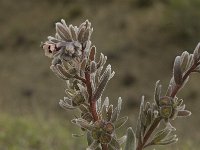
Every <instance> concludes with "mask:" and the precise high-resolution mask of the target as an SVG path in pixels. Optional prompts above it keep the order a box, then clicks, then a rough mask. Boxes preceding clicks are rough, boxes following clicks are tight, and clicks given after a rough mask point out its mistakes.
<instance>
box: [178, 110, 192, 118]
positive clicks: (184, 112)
mask: <svg viewBox="0 0 200 150" xmlns="http://www.w3.org/2000/svg"><path fill="white" fill-rule="evenodd" d="M191 114H192V113H191V112H190V111H188V110H180V111H178V114H177V117H188V116H190V115H191Z"/></svg>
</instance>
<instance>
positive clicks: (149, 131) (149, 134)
mask: <svg viewBox="0 0 200 150" xmlns="http://www.w3.org/2000/svg"><path fill="white" fill-rule="evenodd" d="M161 120H162V119H161V118H156V119H155V120H154V122H153V123H152V124H151V126H150V128H149V130H148V131H147V132H146V134H145V136H144V138H143V141H142V142H141V143H140V144H139V145H138V146H137V149H136V150H142V149H143V148H144V146H145V144H146V142H147V141H148V139H149V138H150V136H151V134H152V133H153V131H154V130H155V129H156V127H157V126H158V124H159V123H160V121H161Z"/></svg>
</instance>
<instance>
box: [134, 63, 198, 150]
mask: <svg viewBox="0 0 200 150" xmlns="http://www.w3.org/2000/svg"><path fill="white" fill-rule="evenodd" d="M198 65H200V62H198V63H194V64H193V65H192V66H191V68H190V69H189V70H188V71H187V72H186V73H185V75H184V76H183V78H182V82H181V84H180V85H176V86H175V88H174V89H173V91H172V94H171V95H170V97H172V98H174V97H175V96H176V94H177V93H178V92H179V90H180V88H181V87H182V86H183V84H184V82H185V80H186V79H187V78H188V76H189V75H190V74H191V73H192V72H194V71H195V69H196V67H197V66H198ZM161 120H162V118H156V119H155V120H154V122H153V123H152V124H151V126H150V128H149V130H148V131H147V132H146V134H145V136H144V138H143V141H142V142H140V143H139V144H138V146H137V149H136V150H143V149H144V148H145V147H147V146H150V145H151V144H146V142H147V141H148V139H149V138H150V136H151V134H152V133H153V132H154V130H155V129H156V127H157V126H158V124H159V123H160V121H161Z"/></svg>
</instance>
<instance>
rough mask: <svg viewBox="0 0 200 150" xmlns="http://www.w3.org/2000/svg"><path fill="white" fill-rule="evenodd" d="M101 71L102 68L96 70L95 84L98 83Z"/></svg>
mask: <svg viewBox="0 0 200 150" xmlns="http://www.w3.org/2000/svg"><path fill="white" fill-rule="evenodd" d="M97 68H98V67H97ZM102 70H103V66H101V67H99V68H98V69H97V72H96V77H97V82H98V83H99V82H100V78H101V72H102Z"/></svg>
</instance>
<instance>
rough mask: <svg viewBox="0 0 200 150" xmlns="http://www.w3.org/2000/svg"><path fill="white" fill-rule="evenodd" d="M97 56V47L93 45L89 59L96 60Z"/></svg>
mask: <svg viewBox="0 0 200 150" xmlns="http://www.w3.org/2000/svg"><path fill="white" fill-rule="evenodd" d="M95 56H96V47H95V46H92V48H91V49H90V56H89V59H90V60H91V61H94V60H95Z"/></svg>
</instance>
